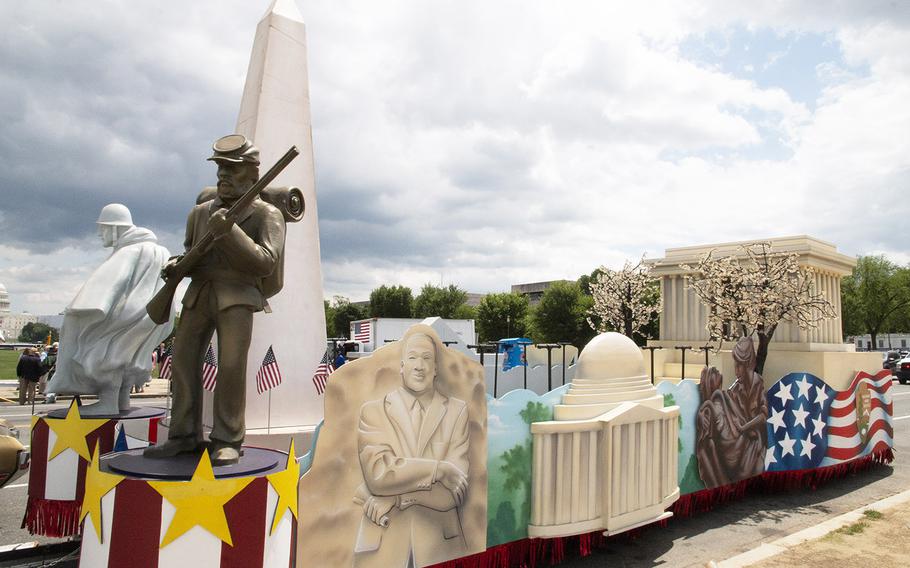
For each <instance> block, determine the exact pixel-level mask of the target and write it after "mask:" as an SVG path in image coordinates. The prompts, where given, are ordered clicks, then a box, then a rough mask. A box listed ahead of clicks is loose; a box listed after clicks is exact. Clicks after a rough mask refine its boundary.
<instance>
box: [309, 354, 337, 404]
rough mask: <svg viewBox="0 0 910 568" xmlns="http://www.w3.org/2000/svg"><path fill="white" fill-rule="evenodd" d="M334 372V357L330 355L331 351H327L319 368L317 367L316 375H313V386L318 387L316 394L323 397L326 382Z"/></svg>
mask: <svg viewBox="0 0 910 568" xmlns="http://www.w3.org/2000/svg"><path fill="white" fill-rule="evenodd" d="M334 370H335V366H334V365H332V355H331V354H330V353H329V350H328V349H326V350H325V353H324V354H323V355H322V360H321V361H320V362H319V366H318V367H316V373H315V374H314V375H313V386H314V387H316V394H319V395H321V394H322V393H324V392H325V382H326V380H327V379H328V378H329V375H331V374H332V371H334Z"/></svg>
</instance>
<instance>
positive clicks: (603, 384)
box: [554, 332, 664, 420]
mask: <svg viewBox="0 0 910 568" xmlns="http://www.w3.org/2000/svg"><path fill="white" fill-rule="evenodd" d="M624 402H635V403H639V404H643V405H645V406H649V407H651V408H663V405H664V401H663V397H662V396H660V395H659V394H658V393H657V389H656V388H654V385H652V384H651V380H650V379H649V378H648V375H647V373H646V371H645V362H644V358H643V357H642V353H641V349H639V347H638V346H637V345H635V342H634V341H632V340H631V339H629V338H628V337H626V336H625V335H622V334H621V333H614V332H608V333H602V334H600V335H598V336H597V337H595V338H594V339H592V340H591V342H590V343H588V344H587V345H586V346H585V348H584V350H583V351H582V352H581V355H580V356H579V358H578V368H577V371H576V373H575V378H574V379H572V384H571V385H570V386H569V390H568V392H566V394H565V395H563V397H562V404H557V405H556V407H555V408H554V417H555V419H556V420H586V419H589V418H596V417H597V416H600V415H601V414H603V413H605V412H609V411H610V410H613V409H614V408H616V407H618V406H619V405H620V404H622V403H624Z"/></svg>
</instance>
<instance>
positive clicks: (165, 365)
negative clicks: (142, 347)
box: [158, 347, 171, 380]
mask: <svg viewBox="0 0 910 568" xmlns="http://www.w3.org/2000/svg"><path fill="white" fill-rule="evenodd" d="M161 359H162V360H161V366H160V367H158V378H160V379H165V380H170V379H171V348H170V347H168V348H167V351H165V352H164V354H162V355H161Z"/></svg>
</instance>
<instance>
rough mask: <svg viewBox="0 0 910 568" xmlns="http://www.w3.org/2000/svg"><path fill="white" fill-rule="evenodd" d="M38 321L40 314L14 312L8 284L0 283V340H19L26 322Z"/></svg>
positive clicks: (10, 341)
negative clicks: (7, 289)
mask: <svg viewBox="0 0 910 568" xmlns="http://www.w3.org/2000/svg"><path fill="white" fill-rule="evenodd" d="M37 321H38V316H35V315H32V314H30V313H21V314H14V313H12V311H10V300H9V292H7V291H6V286H4V285H3V284H0V341H2V342H9V343H12V342H15V341H18V340H19V334H20V333H22V328H23V327H25V324H28V323H35V322H37Z"/></svg>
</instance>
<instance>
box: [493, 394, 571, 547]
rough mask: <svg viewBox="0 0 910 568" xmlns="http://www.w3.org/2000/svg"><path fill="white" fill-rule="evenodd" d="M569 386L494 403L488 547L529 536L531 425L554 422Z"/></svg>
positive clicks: (498, 400) (497, 400) (505, 397)
mask: <svg viewBox="0 0 910 568" xmlns="http://www.w3.org/2000/svg"><path fill="white" fill-rule="evenodd" d="M568 388H569V385H565V386H562V387H559V388H557V389H554V390H552V391H550V392H549V393H547V394H544V395H537V394H535V393H533V392H531V391H529V390H524V389H520V390H515V391H512V392H509V393H507V394H506V395H504V396H502V397H500V398H497V399H494V398H492V397H488V399H487V411H488V413H489V416H488V419H487V428H488V429H487V449H488V452H489V455H488V457H487V467H488V474H487V480H488V488H487V498H488V505H487V515H488V520H487V546H488V547H489V546H495V545H497V544H503V543H506V542H510V541H513V540H520V539H523V538H527V537H528V523H530V518H531V456H532V447H531V423H532V422H542V421H547V420H552V419H553V406H554V405H556V404H558V403H559V402H560V401H561V400H562V395H563V394H565V392H566V391H567V390H568Z"/></svg>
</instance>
